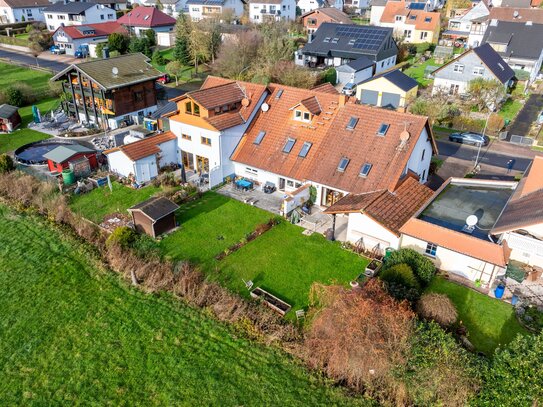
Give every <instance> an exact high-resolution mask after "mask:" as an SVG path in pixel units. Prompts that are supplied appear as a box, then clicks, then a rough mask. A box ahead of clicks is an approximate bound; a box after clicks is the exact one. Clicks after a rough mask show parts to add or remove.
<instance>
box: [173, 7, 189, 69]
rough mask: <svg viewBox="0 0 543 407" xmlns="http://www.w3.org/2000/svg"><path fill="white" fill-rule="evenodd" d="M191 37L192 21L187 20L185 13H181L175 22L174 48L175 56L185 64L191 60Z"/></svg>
mask: <svg viewBox="0 0 543 407" xmlns="http://www.w3.org/2000/svg"><path fill="white" fill-rule="evenodd" d="M189 37H190V22H189V21H188V20H187V17H186V16H185V14H183V13H181V14H180V15H179V17H178V18H177V23H176V24H175V48H174V50H173V57H174V59H175V60H176V61H179V62H181V63H182V64H183V65H188V64H189V63H190V62H191V56H190V51H189Z"/></svg>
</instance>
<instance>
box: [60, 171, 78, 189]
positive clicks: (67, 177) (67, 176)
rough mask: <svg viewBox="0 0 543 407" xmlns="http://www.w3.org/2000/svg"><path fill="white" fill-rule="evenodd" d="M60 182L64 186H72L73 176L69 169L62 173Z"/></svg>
mask: <svg viewBox="0 0 543 407" xmlns="http://www.w3.org/2000/svg"><path fill="white" fill-rule="evenodd" d="M62 180H63V181H64V185H72V184H73V183H74V182H75V174H74V172H73V171H72V170H71V169H66V170H63V171H62Z"/></svg>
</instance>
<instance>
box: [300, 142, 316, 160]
mask: <svg viewBox="0 0 543 407" xmlns="http://www.w3.org/2000/svg"><path fill="white" fill-rule="evenodd" d="M312 145H313V144H312V143H310V142H309V141H306V142H305V143H304V145H303V146H302V149H301V150H300V153H299V154H298V157H302V158H305V157H306V156H307V153H309V150H310V149H311V146H312Z"/></svg>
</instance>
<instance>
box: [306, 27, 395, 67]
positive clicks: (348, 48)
mask: <svg viewBox="0 0 543 407" xmlns="http://www.w3.org/2000/svg"><path fill="white" fill-rule="evenodd" d="M397 55H398V46H397V45H396V42H395V41H394V38H392V28H387V27H374V26H361V25H355V24H336V23H323V24H321V26H320V27H319V29H318V30H317V31H316V32H315V33H314V34H312V35H311V36H310V42H308V43H307V44H306V45H305V46H304V47H303V48H301V49H299V50H298V51H296V53H295V62H296V64H297V65H301V66H310V67H315V66H322V65H324V66H335V67H338V66H340V65H344V64H348V63H350V62H352V61H354V60H356V59H358V58H360V57H362V56H365V57H367V58H369V59H370V60H371V61H373V62H374V63H375V72H376V73H379V72H381V71H384V70H386V69H389V68H391V67H393V66H394V65H396V57H397Z"/></svg>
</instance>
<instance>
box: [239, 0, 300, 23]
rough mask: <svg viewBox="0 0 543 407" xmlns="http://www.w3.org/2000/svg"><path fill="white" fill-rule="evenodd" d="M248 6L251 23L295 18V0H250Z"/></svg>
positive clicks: (292, 19)
mask: <svg viewBox="0 0 543 407" xmlns="http://www.w3.org/2000/svg"><path fill="white" fill-rule="evenodd" d="M248 7H249V20H250V21H251V23H255V24H259V23H264V22H267V21H280V20H284V21H294V20H295V19H296V1H295V0H251V1H249V5H248Z"/></svg>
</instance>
